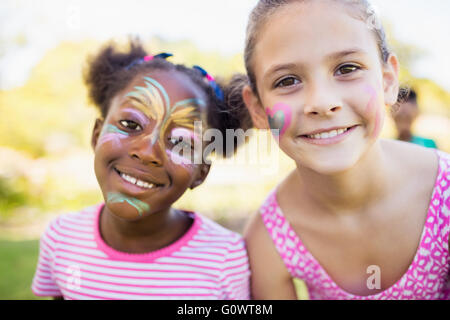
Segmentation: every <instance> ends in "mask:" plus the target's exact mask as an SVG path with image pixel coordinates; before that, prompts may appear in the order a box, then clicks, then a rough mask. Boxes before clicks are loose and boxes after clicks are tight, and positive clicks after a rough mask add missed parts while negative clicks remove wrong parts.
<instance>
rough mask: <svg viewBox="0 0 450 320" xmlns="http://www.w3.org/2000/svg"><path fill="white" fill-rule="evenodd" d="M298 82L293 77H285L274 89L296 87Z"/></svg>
mask: <svg viewBox="0 0 450 320" xmlns="http://www.w3.org/2000/svg"><path fill="white" fill-rule="evenodd" d="M299 82H300V81H299V80H298V79H296V78H294V77H286V78H284V79H281V80H280V81H278V82H277V84H276V85H275V87H277V88H278V87H290V86H294V85H296V84H297V83H299Z"/></svg>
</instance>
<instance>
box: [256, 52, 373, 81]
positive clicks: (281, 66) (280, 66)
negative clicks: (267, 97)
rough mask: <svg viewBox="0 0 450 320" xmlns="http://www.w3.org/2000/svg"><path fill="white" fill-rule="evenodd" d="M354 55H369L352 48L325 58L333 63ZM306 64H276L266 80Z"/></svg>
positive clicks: (270, 69) (267, 74) (266, 74)
mask: <svg viewBox="0 0 450 320" xmlns="http://www.w3.org/2000/svg"><path fill="white" fill-rule="evenodd" d="M352 54H367V52H366V51H364V50H362V49H361V48H357V47H355V48H350V49H346V50H343V51H337V52H333V53H331V54H328V55H327V56H326V57H325V59H324V60H325V61H333V60H338V59H341V58H343V57H346V56H349V55H352ZM305 65H306V64H303V63H283V64H276V65H274V66H272V67H271V68H269V69H268V70H267V71H266V73H265V75H264V78H266V77H268V76H269V75H271V74H274V73H276V72H278V71H282V70H286V69H293V68H298V67H304V66H305Z"/></svg>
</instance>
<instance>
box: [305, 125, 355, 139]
mask: <svg viewBox="0 0 450 320" xmlns="http://www.w3.org/2000/svg"><path fill="white" fill-rule="evenodd" d="M355 127H356V126H352V127H348V128H340V129H333V130H329V131H323V132H320V133H315V134H305V135H301V136H300V137H302V138H308V139H314V140H323V139H330V138H334V137H337V136H340V135H343V134H345V133H346V132H347V131H349V130H351V129H353V128H355Z"/></svg>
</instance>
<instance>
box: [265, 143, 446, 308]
mask: <svg viewBox="0 0 450 320" xmlns="http://www.w3.org/2000/svg"><path fill="white" fill-rule="evenodd" d="M437 154H438V157H439V171H438V176H437V179H436V183H435V186H434V190H433V193H432V198H431V201H430V205H429V209H428V216H427V219H426V223H425V226H424V228H423V232H422V237H421V240H420V244H419V246H418V249H417V252H416V255H415V257H414V259H413V261H412V263H411V265H410V266H409V268H408V270H407V271H406V273H405V274H404V275H403V276H402V277H401V278H400V279H399V280H398V281H397V282H396V283H395V284H394V285H392V286H391V287H389V288H388V289H386V290H384V291H382V292H380V293H378V294H374V295H370V296H358V295H354V294H351V293H348V292H346V291H344V290H343V289H342V288H340V287H339V286H338V285H337V284H336V283H335V282H334V281H333V280H332V279H331V278H330V276H329V275H328V274H327V272H326V271H325V270H324V269H323V267H322V266H321V265H320V264H319V262H318V261H317V260H316V259H315V258H314V256H313V255H312V254H311V253H310V252H309V251H308V249H307V248H306V247H305V246H304V245H303V244H302V241H301V240H300V238H299V237H298V236H297V234H296V233H295V231H294V230H293V229H292V228H291V226H290V224H289V222H288V221H287V220H286V219H285V217H284V216H283V212H282V210H281V208H280V207H279V205H278V203H277V199H276V191H277V190H276V189H275V190H273V191H272V192H271V193H270V194H269V196H268V198H267V199H266V201H265V202H264V204H263V205H262V207H261V209H260V212H261V215H262V219H263V222H264V225H265V226H266V228H267V230H268V232H269V234H270V236H271V238H272V240H273V242H274V244H275V247H276V249H277V251H278V253H279V254H280V256H281V258H282V259H283V261H284V263H285V265H286V267H287V269H288V270H289V272H290V274H291V275H292V277H296V278H299V279H301V280H303V281H304V282H305V283H306V286H307V287H308V291H309V296H310V299H314V300H318V299H320V300H326V299H334V300H338V299H339V300H340V299H359V300H378V299H402V300H406V299H417V300H419V299H422V300H425V299H427V300H428V299H446V300H448V299H450V287H449V264H450V258H449V257H450V256H449V248H448V242H449V234H450V155H448V154H446V153H443V152H440V151H437ZM411 201H414V199H411ZM300 237H301V235H300ZM393 245H395V244H393ZM369 276H370V275H368V277H369ZM381 276H382V275H381Z"/></svg>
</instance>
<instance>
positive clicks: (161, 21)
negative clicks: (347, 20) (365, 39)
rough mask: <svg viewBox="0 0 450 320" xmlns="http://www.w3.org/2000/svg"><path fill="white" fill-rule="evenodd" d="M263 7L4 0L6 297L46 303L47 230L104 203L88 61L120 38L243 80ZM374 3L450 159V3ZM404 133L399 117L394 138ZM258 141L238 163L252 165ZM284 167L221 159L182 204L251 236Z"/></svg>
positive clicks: (1, 78)
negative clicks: (248, 158) (35, 286)
mask: <svg viewBox="0 0 450 320" xmlns="http://www.w3.org/2000/svg"><path fill="white" fill-rule="evenodd" d="M256 2H257V1H256V0H232V1H221V0H192V1H183V0H165V1H154V0H145V1H137V0H128V1H124V2H111V1H103V0H100V1H99V0H97V1H82V0H58V1H56V0H54V1H53V0H37V1H34V0H28V1H27V0H2V1H1V3H0V299H35V298H36V297H34V296H33V294H32V293H31V290H30V284H31V279H32V277H33V274H34V269H35V267H36V263H37V256H38V247H39V242H38V239H39V236H40V234H41V233H42V231H43V229H44V228H45V226H46V224H47V223H48V222H49V221H50V220H51V219H53V218H54V217H55V216H57V215H59V214H62V213H66V212H68V211H72V210H80V209H82V208H84V207H86V206H88V205H92V204H95V203H98V202H100V201H103V199H102V196H101V193H100V189H99V187H98V184H97V181H96V178H95V175H94V170H93V152H92V149H91V147H90V138H91V132H92V128H93V125H94V120H95V118H96V116H97V113H96V110H95V109H94V107H93V106H92V105H90V104H89V102H88V100H87V93H86V88H85V87H84V85H83V80H82V70H83V67H84V65H85V61H86V58H87V57H88V55H90V54H93V53H95V52H96V51H97V49H98V48H99V47H100V46H101V45H102V44H103V43H104V42H105V41H107V40H109V39H111V38H114V39H117V40H118V41H124V40H126V39H127V37H128V36H129V35H139V36H140V37H141V39H142V40H143V41H144V43H145V44H146V45H147V48H148V49H149V50H150V51H151V52H153V53H158V52H161V51H166V52H172V53H174V54H175V56H174V58H173V59H172V61H174V62H178V63H186V64H187V65H194V64H199V65H201V66H202V67H204V68H205V69H206V70H208V71H209V72H210V73H211V74H213V75H215V76H218V77H221V78H223V79H227V78H228V77H230V76H231V75H232V74H233V73H236V72H244V65H243V55H242V53H243V46H244V37H245V26H246V22H247V17H248V14H249V13H250V11H251V9H252V7H253V6H254V5H255V4H256ZM372 2H373V3H374V5H375V6H376V8H377V9H378V11H379V13H380V15H381V17H382V19H383V22H384V25H385V28H386V29H387V32H388V37H389V42H390V44H391V47H392V49H393V50H394V51H395V52H396V53H397V54H398V55H399V57H400V62H401V64H402V70H401V81H402V83H404V84H406V85H409V86H412V87H413V88H414V89H415V90H416V91H417V94H418V107H419V111H420V114H419V116H418V118H417V119H416V121H415V122H414V124H413V127H412V130H413V132H414V134H417V135H419V136H422V137H427V138H429V139H433V140H434V141H435V142H436V143H437V145H438V147H439V149H441V150H444V151H446V152H450V139H449V138H450V77H449V75H450V60H449V59H448V57H449V55H450V41H449V40H450V39H449V34H450V20H448V18H447V17H448V15H449V14H450V1H447V0H429V1H427V2H424V1H420V0H394V1H392V0H374V1H372ZM396 135H397V132H396V129H395V125H394V122H393V121H392V119H390V118H388V120H387V123H386V124H385V127H384V131H383V136H384V137H386V138H395V137H396ZM256 137H257V136H255V138H252V139H251V141H250V143H249V145H247V146H246V147H245V148H243V149H241V150H240V152H239V155H238V157H244V158H245V154H246V150H247V152H248V149H249V148H250V149H251V148H252V146H254V145H255V143H257V141H256ZM246 148H247V149H246ZM273 161H275V162H276V170H273V168H272V170H265V171H264V170H261V169H262V168H261V166H257V165H254V164H251V163H247V164H245V163H244V164H237V163H236V162H232V161H231V162H230V161H228V162H227V161H216V163H215V164H214V165H213V168H212V170H211V173H210V175H209V176H208V178H207V180H206V182H205V183H204V184H203V185H202V186H200V187H199V188H197V189H195V191H192V192H188V193H186V194H185V195H184V196H183V197H182V199H180V200H179V202H178V203H177V206H179V207H183V208H186V209H195V210H197V211H199V212H201V213H203V214H205V215H207V216H209V217H211V218H212V219H214V220H216V221H218V222H219V223H221V224H223V225H224V226H226V227H229V228H231V229H233V230H236V231H237V232H242V230H243V226H244V224H245V221H246V220H247V219H248V218H249V216H250V215H251V214H253V213H254V212H255V211H256V210H257V209H258V206H259V205H260V204H261V202H262V201H263V200H264V198H265V196H266V194H267V193H268V192H269V191H270V190H271V189H272V188H273V187H274V186H275V185H276V183H277V182H278V181H280V179H282V177H284V176H285V175H286V173H287V172H288V171H289V170H291V169H292V168H293V167H294V166H293V163H292V162H291V161H290V160H289V159H287V158H286V157H284V156H283V155H281V154H280V153H277V155H276V159H275V160H273ZM241 162H245V161H241ZM263 169H264V168H263ZM205 195H206V196H205Z"/></svg>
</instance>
